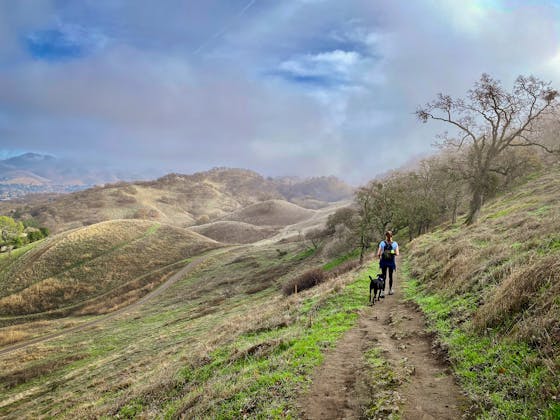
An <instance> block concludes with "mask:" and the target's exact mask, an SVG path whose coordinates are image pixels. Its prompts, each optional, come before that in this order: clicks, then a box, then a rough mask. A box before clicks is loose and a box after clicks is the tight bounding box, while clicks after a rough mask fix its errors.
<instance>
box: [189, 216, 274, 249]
mask: <svg viewBox="0 0 560 420" xmlns="http://www.w3.org/2000/svg"><path fill="white" fill-rule="evenodd" d="M190 230H192V231H194V232H197V233H200V234H201V235H204V236H206V237H208V238H210V239H214V240H215V241H218V242H221V243H224V244H250V243H253V242H257V241H260V240H262V239H266V238H270V237H271V236H273V235H275V234H276V233H277V232H278V230H277V229H275V228H273V227H262V226H255V225H252V224H249V223H243V222H234V221H218V222H212V223H206V224H204V225H199V226H193V227H191V228H190Z"/></svg>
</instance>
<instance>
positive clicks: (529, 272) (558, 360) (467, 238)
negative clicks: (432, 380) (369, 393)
mask: <svg viewBox="0 0 560 420" xmlns="http://www.w3.org/2000/svg"><path fill="white" fill-rule="evenodd" d="M558 179H560V169H559V168H558V167H556V168H552V169H550V170H549V171H548V172H547V173H546V174H544V175H542V176H539V177H534V178H533V179H532V180H530V181H528V182H527V183H526V184H525V185H523V186H521V187H519V188H517V189H515V190H514V191H512V192H510V193H508V194H505V195H503V196H502V197H499V198H497V199H495V200H493V201H492V202H490V203H488V204H487V205H486V206H485V207H484V209H483V212H482V215H481V217H480V219H479V221H478V222H477V223H476V224H474V225H472V226H464V225H460V224H457V225H451V226H445V227H442V228H440V229H438V230H436V231H435V232H433V233H432V234H428V235H424V236H422V237H420V238H418V239H416V240H414V241H413V242H412V243H411V244H410V259H409V266H410V272H411V275H412V276H413V277H414V278H415V279H416V280H417V282H413V283H412V290H411V295H412V298H413V299H415V300H416V301H418V302H419V303H420V305H421V306H422V308H423V309H424V310H425V311H426V312H427V314H428V315H429V316H430V317H431V319H432V322H433V327H434V329H435V330H436V331H438V332H439V334H440V340H441V342H442V345H443V347H444V348H445V349H447V351H448V352H449V357H450V358H451V359H452V362H453V363H454V365H455V368H456V372H457V375H458V377H459V378H460V380H461V381H462V383H463V385H464V387H465V388H466V390H467V391H468V392H469V394H470V396H471V397H472V399H473V401H475V407H476V410H477V413H478V414H477V415H481V416H483V417H490V418H502V417H504V416H505V417H508V416H511V417H512V418H513V417H516V418H524V417H527V418H536V417H542V416H545V417H546V416H552V417H554V416H555V415H560V406H559V405H558V401H559V400H560V388H559V383H560V382H559V381H558V377H559V374H560V183H559V182H558Z"/></svg>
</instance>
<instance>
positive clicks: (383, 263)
mask: <svg viewBox="0 0 560 420" xmlns="http://www.w3.org/2000/svg"><path fill="white" fill-rule="evenodd" d="M391 245H392V247H393V250H394V251H395V253H396V252H397V248H398V247H399V244H398V243H397V242H396V241H393V242H391ZM379 247H380V248H381V252H382V253H383V251H384V250H385V241H381V242H379ZM395 257H396V254H395ZM384 267H388V268H392V269H393V270H395V269H396V268H397V264H396V263H395V258H394V257H393V259H391V260H384V259H383V258H380V259H379V268H381V269H383V268H384Z"/></svg>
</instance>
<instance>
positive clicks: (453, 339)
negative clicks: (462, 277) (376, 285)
mask: <svg viewBox="0 0 560 420" xmlns="http://www.w3.org/2000/svg"><path fill="white" fill-rule="evenodd" d="M402 273H403V274H404V275H405V277H407V282H406V295H407V298H408V299H410V300H412V301H414V302H416V303H417V304H418V305H419V306H420V308H421V309H422V311H423V312H424V313H425V314H426V317H427V318H428V322H429V328H430V329H431V330H432V331H433V332H435V333H436V334H437V337H438V340H439V342H440V343H441V345H442V347H443V348H444V349H446V350H447V352H448V355H449V358H450V360H451V363H452V366H453V369H454V371H455V374H456V375H457V377H458V378H459V380H460V383H461V385H462V387H463V388H464V389H465V391H466V392H467V393H468V395H469V397H470V398H471V399H472V401H473V404H474V405H475V406H476V407H477V409H478V417H479V418H485V419H494V418H507V419H509V418H516V419H533V418H558V417H555V416H557V414H558V408H559V406H558V403H557V402H554V401H552V400H550V399H548V398H547V397H546V396H547V395H554V394H555V393H558V391H559V389H558V384H557V382H555V378H554V376H553V375H552V374H551V372H550V371H549V370H547V369H546V367H545V366H544V365H543V364H542V361H541V360H540V358H539V354H538V353H537V351H535V350H533V349H531V348H530V347H529V346H528V345H527V344H526V343H524V342H518V341H516V342H514V341H512V340H508V339H506V338H503V337H501V336H498V335H497V333H495V332H494V331H491V330H489V331H488V334H487V335H484V336H481V335H479V334H476V333H474V332H473V330H472V329H471V328H470V325H469V322H468V319H469V318H470V316H471V315H472V314H473V313H474V311H475V310H476V308H477V304H476V299H477V297H476V296H474V295H473V294H469V293H467V294H463V295H458V296H452V297H449V296H443V295H440V294H438V293H431V292H428V291H427V290H425V288H424V287H422V285H421V284H420V283H419V282H418V281H416V280H414V279H410V278H409V275H408V272H407V267H406V264H405V267H404V269H403V270H402ZM551 393H552V394H551ZM555 413H556V414H555Z"/></svg>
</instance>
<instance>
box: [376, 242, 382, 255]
mask: <svg viewBox="0 0 560 420" xmlns="http://www.w3.org/2000/svg"><path fill="white" fill-rule="evenodd" d="M381 252H382V251H381V245H379V248H377V258H381Z"/></svg>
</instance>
